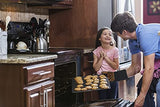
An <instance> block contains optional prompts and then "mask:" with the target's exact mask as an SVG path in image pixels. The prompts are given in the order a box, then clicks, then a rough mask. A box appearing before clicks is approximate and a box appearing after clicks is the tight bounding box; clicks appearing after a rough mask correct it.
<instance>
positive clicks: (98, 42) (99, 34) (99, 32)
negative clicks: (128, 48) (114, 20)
mask: <svg viewBox="0 0 160 107" xmlns="http://www.w3.org/2000/svg"><path fill="white" fill-rule="evenodd" d="M104 30H109V31H111V36H112V37H111V38H112V42H111V43H110V45H111V46H115V45H116V42H115V40H114V38H113V33H112V30H111V29H110V28H109V27H104V28H101V29H99V31H98V33H97V38H96V46H95V48H97V47H99V46H101V41H100V40H99V38H100V37H101V34H102V32H103V31H104Z"/></svg>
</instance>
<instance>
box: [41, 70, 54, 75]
mask: <svg viewBox="0 0 160 107" xmlns="http://www.w3.org/2000/svg"><path fill="white" fill-rule="evenodd" d="M51 72H52V71H46V72H42V73H40V74H39V75H46V74H50V73H51Z"/></svg>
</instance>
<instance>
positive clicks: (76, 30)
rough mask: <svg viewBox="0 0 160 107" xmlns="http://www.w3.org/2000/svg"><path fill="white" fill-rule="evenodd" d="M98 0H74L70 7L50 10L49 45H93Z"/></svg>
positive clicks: (95, 33) (91, 46) (95, 32)
mask: <svg viewBox="0 0 160 107" xmlns="http://www.w3.org/2000/svg"><path fill="white" fill-rule="evenodd" d="M97 3H98V0H74V1H73V2H72V5H73V6H72V9H68V10H61V11H60V10H54V9H53V10H50V11H49V20H50V22H51V25H50V39H49V40H50V41H49V43H50V44H49V45H50V47H76V48H77V47H90V48H93V47H94V46H95V41H96V35H97V26H98V24H97V23H98V22H97V18H98V17H97V15H98V13H97V10H98V7H97V6H98V4H97Z"/></svg>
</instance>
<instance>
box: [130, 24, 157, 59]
mask: <svg viewBox="0 0 160 107" xmlns="http://www.w3.org/2000/svg"><path fill="white" fill-rule="evenodd" d="M158 31H160V24H155V23H154V24H145V25H143V24H139V25H138V26H137V28H136V35H137V40H131V39H130V40H129V48H130V51H131V53H132V54H136V53H139V52H140V51H142V52H143V54H144V56H147V55H150V54H152V53H155V58H156V59H160V42H159V41H160V35H158Z"/></svg>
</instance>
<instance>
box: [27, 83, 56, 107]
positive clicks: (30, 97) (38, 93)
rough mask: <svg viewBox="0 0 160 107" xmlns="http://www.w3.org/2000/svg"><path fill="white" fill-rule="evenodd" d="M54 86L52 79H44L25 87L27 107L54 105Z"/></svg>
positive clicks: (48, 106)
mask: <svg viewBox="0 0 160 107" xmlns="http://www.w3.org/2000/svg"><path fill="white" fill-rule="evenodd" d="M54 86H55V82H54V81H46V82H43V83H40V84H36V85H32V86H29V87H25V88H24V90H25V93H26V104H27V107H54V105H55V99H54V97H53V96H54V93H55V91H54V90H55V89H54Z"/></svg>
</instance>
